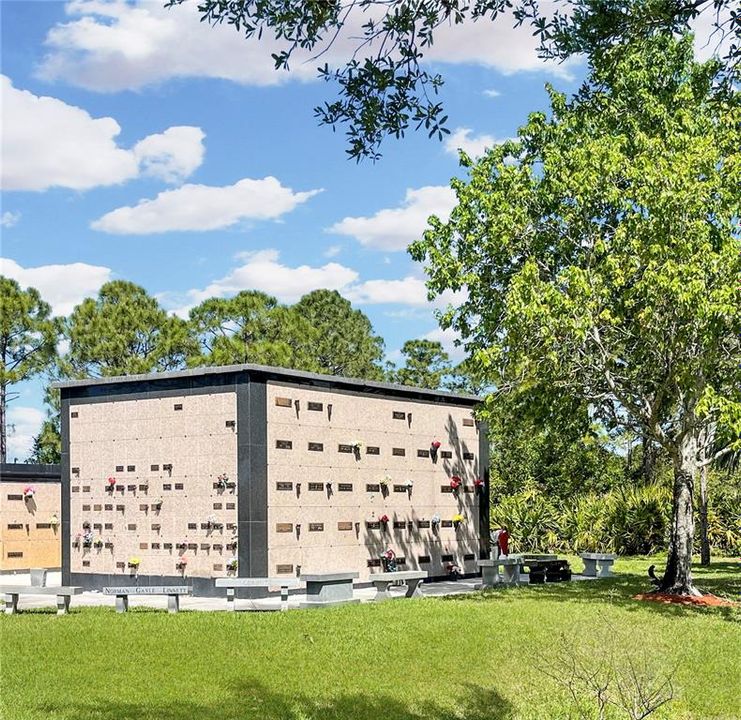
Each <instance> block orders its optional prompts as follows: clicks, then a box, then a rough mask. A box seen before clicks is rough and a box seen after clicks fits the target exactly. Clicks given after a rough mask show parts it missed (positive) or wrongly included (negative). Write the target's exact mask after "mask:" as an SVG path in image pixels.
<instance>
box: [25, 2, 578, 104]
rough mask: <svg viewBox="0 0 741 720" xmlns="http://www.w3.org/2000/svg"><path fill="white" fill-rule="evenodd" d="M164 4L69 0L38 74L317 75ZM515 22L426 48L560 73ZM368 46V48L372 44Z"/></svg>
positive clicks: (308, 64) (267, 78) (95, 82)
mask: <svg viewBox="0 0 741 720" xmlns="http://www.w3.org/2000/svg"><path fill="white" fill-rule="evenodd" d="M162 5H163V3H156V2H147V1H146V0H135V1H134V2H125V0H112V1H111V2H101V0H73V1H72V2H69V3H67V5H66V12H67V14H68V15H69V16H70V20H69V21H68V22H63V23H58V24H57V25H55V26H54V27H53V28H52V29H51V30H50V31H49V33H48V34H47V37H46V41H45V44H46V46H47V48H48V53H47V55H46V56H45V57H44V60H43V62H42V64H41V66H40V67H39V68H38V73H39V75H40V76H41V77H42V78H44V79H46V80H60V79H61V80H64V81H66V82H69V83H72V84H74V85H79V86H82V87H85V88H88V89H90V90H97V91H103V92H111V91H114V92H115V91H119V90H123V89H136V88H141V87H144V86H146V85H151V84H157V83H161V82H164V81H166V80H168V79H170V78H185V77H210V78H222V79H226V80H230V81H233V82H237V83H242V84H246V85H277V84H280V83H284V82H287V81H290V80H299V81H309V80H312V81H313V80H315V79H316V77H317V74H316V66H317V65H318V64H319V62H318V61H317V60H312V59H311V53H307V52H304V51H298V52H296V53H295V54H294V57H293V59H292V62H291V70H290V72H284V71H276V70H275V69H274V62H273V59H272V57H271V53H273V52H276V51H277V50H279V49H281V48H284V47H286V43H285V42H276V40H275V39H274V38H268V37H266V36H263V39H262V40H259V41H258V40H257V39H254V38H253V39H251V40H246V39H245V38H244V36H243V35H242V33H240V32H237V31H235V29H234V28H233V27H232V26H231V25H228V24H227V23H224V24H222V25H218V26H216V27H212V26H209V25H208V24H207V23H202V22H201V21H200V14H199V13H198V11H197V6H196V3H194V2H192V3H187V4H185V5H183V6H180V7H175V8H172V9H169V10H168V9H166V8H164V7H163V6H162ZM369 18H370V11H368V12H364V11H363V10H362V9H358V10H357V11H355V12H353V13H352V15H351V17H350V18H349V20H348V22H347V23H346V24H345V27H344V29H343V32H342V33H341V34H340V35H339V37H338V38H337V39H336V40H335V41H334V43H333V44H332V46H331V47H329V48H327V47H324V49H325V50H326V53H325V54H323V55H322V57H321V62H327V63H329V65H330V66H332V65H337V64H339V63H343V62H344V61H346V60H347V59H348V58H350V57H351V55H352V52H353V50H355V49H356V47H357V45H358V41H357V38H358V37H359V36H361V35H362V28H361V26H362V24H363V23H364V22H367V21H368V19H369ZM513 25H514V20H513V18H512V16H511V14H507V15H503V16H500V17H498V18H497V19H496V20H495V21H494V22H490V21H487V20H485V19H481V20H479V21H478V22H475V23H474V22H465V23H462V24H460V25H455V24H451V25H444V26H441V27H440V28H438V30H437V31H436V34H435V44H434V45H433V46H432V47H431V48H429V49H427V51H426V56H427V58H428V59H429V61H431V62H447V63H473V64H478V65H484V66H486V67H491V68H495V69H497V70H499V71H500V72H503V73H507V74H509V73H515V72H519V71H546V72H549V73H551V74H554V75H560V76H566V75H568V72H569V70H568V66H567V65H566V64H558V63H554V62H549V63H544V62H543V61H542V60H541V59H540V58H538V55H537V50H536V44H537V43H536V39H535V38H534V37H533V36H532V32H531V30H530V28H529V27H520V28H514V27H513ZM330 35H331V34H330ZM328 39H329V36H328ZM320 49H322V48H316V49H315V51H314V52H315V53H316V52H318V51H319V50H320ZM367 50H368V52H374V51H375V50H376V46H375V45H374V46H371V47H369V48H368V49H367ZM359 59H362V57H361V58H359Z"/></svg>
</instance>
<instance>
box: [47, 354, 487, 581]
mask: <svg viewBox="0 0 741 720" xmlns="http://www.w3.org/2000/svg"><path fill="white" fill-rule="evenodd" d="M57 387H59V388H60V390H61V401H62V405H61V408H62V409H61V412H62V465H61V476H62V568H63V578H62V581H63V583H64V584H71V585H82V586H84V587H88V588H93V587H101V586H105V585H114V584H115V585H122V584H127V583H131V584H134V583H136V584H146V583H151V584H169V583H176V584H183V581H184V580H185V582H187V583H188V584H192V585H193V589H194V592H195V593H196V594H215V593H216V590H215V589H214V582H213V580H214V578H217V577H223V576H226V575H228V574H233V575H237V576H241V577H268V576H270V577H272V576H297V575H300V574H302V573H304V574H305V573H312V572H313V573H321V572H331V571H339V570H354V571H358V572H360V581H361V582H363V581H367V580H368V577H369V575H370V574H371V573H373V572H375V571H378V570H380V569H381V567H382V563H383V560H382V557H381V556H382V555H383V554H384V553H386V551H388V550H391V551H392V553H393V555H394V556H395V560H396V562H397V566H398V567H399V569H408V570H416V569H420V570H426V571H428V572H429V575H430V577H433V578H434V577H442V576H446V575H447V574H448V572H449V571H450V569H451V568H452V567H453V566H456V567H457V568H460V571H461V572H462V573H463V574H475V573H476V571H477V568H476V561H477V560H478V559H480V558H482V557H486V553H487V552H488V513H489V509H488V490H487V488H488V446H487V438H486V431H485V428H484V427H482V426H481V424H479V423H478V422H477V421H476V419H475V418H474V415H473V410H474V408H475V407H476V405H477V403H478V402H479V400H478V398H476V397H474V396H469V395H460V394H451V393H445V392H437V391H430V390H423V389H418V388H411V387H404V386H399V385H390V384H385V383H376V382H369V381H364V380H355V379H348V378H341V377H333V376H324V375H316V374H313V373H305V372H298V371H293V370H285V369H280V368H272V367H263V366H256V365H238V366H228V367H218V368H198V369H194V370H186V371H176V372H166V373H158V374H151V375H141V376H127V377H115V378H101V379H94V380H82V381H70V382H62V383H58V384H57Z"/></svg>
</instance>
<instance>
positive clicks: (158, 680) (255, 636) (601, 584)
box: [0, 558, 741, 720]
mask: <svg viewBox="0 0 741 720" xmlns="http://www.w3.org/2000/svg"><path fill="white" fill-rule="evenodd" d="M651 562H656V560H655V559H654V560H652V561H651ZM648 564H650V563H649V560H647V559H641V558H631V559H626V560H620V561H618V563H616V566H615V569H616V571H617V573H618V576H617V577H615V578H614V579H608V580H598V581H594V582H589V583H576V582H574V583H568V584H567V583H561V584H554V585H546V586H535V587H528V586H524V587H518V588H503V589H496V590H492V591H487V592H484V593H478V594H474V595H469V596H465V597H458V598H441V599H423V600H414V601H404V600H399V601H390V602H386V603H381V604H378V605H353V606H345V607H341V608H335V609H329V610H312V611H293V612H288V613H205V612H181V613H179V614H178V615H174V616H170V615H168V614H167V613H165V612H162V611H153V610H144V609H141V610H132V611H131V612H129V613H128V614H127V615H122V616H119V615H116V614H115V612H114V611H113V610H112V609H107V608H91V609H79V610H75V609H74V600H73V610H72V614H71V615H70V616H68V617H56V615H54V614H53V612H54V611H53V610H51V609H50V610H49V611H48V612H46V611H37V612H25V613H23V614H21V615H19V616H14V617H2V618H0V643H1V645H0V648H1V653H2V656H1V660H2V665H1V666H0V717H2V718H4V720H19V719H21V718H23V719H24V720H25V719H26V718H28V719H30V718H44V719H45V720H94V719H100V720H128V719H134V718H136V719H137V720H140V719H143V718H147V719H151V720H200V719H201V718H205V719H209V718H214V719H215V720H216V719H219V720H228V719H231V718H240V719H242V718H244V719H248V718H249V719H251V718H255V719H256V720H279V719H280V720H303V719H308V718H311V719H312V720H412V719H414V720H422V719H423V718H424V719H425V720H448V719H454V718H457V719H458V720H485V719H486V720H494V719H503V718H512V719H514V718H529V719H533V720H536V719H537V720H544V719H547V718H568V717H575V715H573V714H571V710H570V705H569V701H568V698H567V694H566V692H565V690H563V689H562V688H561V687H560V686H559V685H558V684H557V683H556V682H555V681H554V680H551V679H550V678H549V677H547V676H546V675H544V674H543V673H542V672H541V670H540V669H539V668H542V667H551V665H552V662H553V658H554V656H555V652H556V650H557V649H558V648H559V646H560V643H561V642H562V640H561V639H560V638H561V636H564V637H565V638H566V639H567V641H568V642H569V643H570V644H571V645H572V646H573V647H574V648H576V649H577V650H578V652H579V653H585V654H589V656H590V657H594V658H595V659H598V658H601V657H604V656H605V653H607V652H609V653H614V656H615V657H617V658H623V659H624V658H626V657H628V656H630V657H635V656H636V655H637V654H642V653H644V652H645V653H646V654H647V655H648V656H649V657H650V658H651V661H650V662H651V667H652V668H653V671H655V672H657V673H660V672H666V671H669V670H671V669H676V670H675V675H674V686H675V699H674V700H673V701H672V702H671V703H670V704H669V705H667V706H665V707H664V708H662V709H661V710H659V711H658V712H657V713H656V714H655V715H652V716H651V717H652V718H695V719H696V720H710V719H711V718H724V719H728V720H731V719H734V720H737V719H738V718H741V610H739V609H738V608H712V609H706V608H702V609H699V608H689V607H682V606H664V605H659V604H656V603H648V602H637V601H633V600H631V599H630V597H631V595H633V594H635V593H637V592H640V591H642V590H645V589H647V584H646V582H645V581H644V578H645V571H646V568H647V566H648ZM657 564H660V562H659V563H657ZM573 566H574V567H581V566H580V563H579V561H578V560H576V561H575V562H574V563H573ZM696 582H697V584H698V585H699V586H700V587H701V588H704V589H706V590H710V591H712V592H715V593H716V594H719V595H725V596H727V597H730V598H735V599H738V597H739V592H741V570H740V568H739V565H738V562H737V561H731V560H728V561H717V562H715V563H714V564H713V565H712V566H711V568H709V569H707V570H703V569H701V568H698V569H697V570H696ZM615 717H624V715H615Z"/></svg>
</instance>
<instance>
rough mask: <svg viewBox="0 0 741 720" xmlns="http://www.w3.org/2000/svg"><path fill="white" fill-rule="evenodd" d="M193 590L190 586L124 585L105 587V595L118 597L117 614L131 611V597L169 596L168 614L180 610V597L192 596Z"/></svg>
mask: <svg viewBox="0 0 741 720" xmlns="http://www.w3.org/2000/svg"><path fill="white" fill-rule="evenodd" d="M192 592H193V588H191V587H190V586H189V585H124V586H122V587H104V588H103V595H115V596H116V612H118V613H125V612H126V611H127V610H128V609H129V596H130V595H138V596H140V597H141V596H145V595H167V612H170V613H176V612H178V610H180V596H181V595H190V594H191V593H192Z"/></svg>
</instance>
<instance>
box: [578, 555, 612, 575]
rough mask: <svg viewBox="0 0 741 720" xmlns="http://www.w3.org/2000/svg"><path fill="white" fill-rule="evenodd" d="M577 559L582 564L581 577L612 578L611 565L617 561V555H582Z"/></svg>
mask: <svg viewBox="0 0 741 720" xmlns="http://www.w3.org/2000/svg"><path fill="white" fill-rule="evenodd" d="M579 557H580V558H581V559H582V561H583V563H584V572H583V573H582V575H584V576H586V577H601V578H604V577H612V564H613V563H614V562H615V560H616V559H617V555H609V554H607V553H582V554H581V555H580V556H579Z"/></svg>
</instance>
